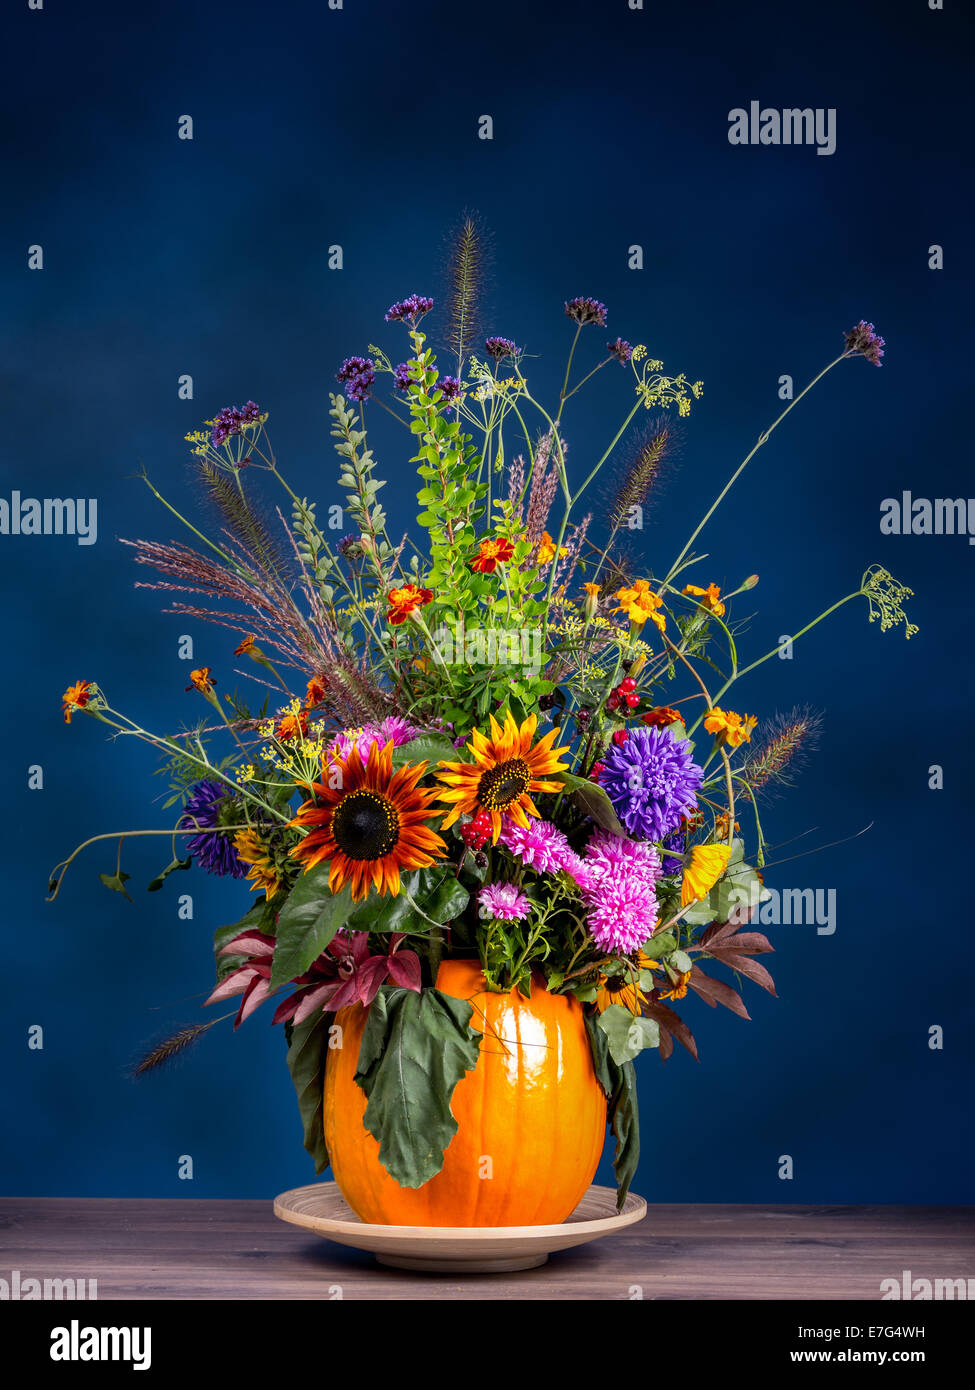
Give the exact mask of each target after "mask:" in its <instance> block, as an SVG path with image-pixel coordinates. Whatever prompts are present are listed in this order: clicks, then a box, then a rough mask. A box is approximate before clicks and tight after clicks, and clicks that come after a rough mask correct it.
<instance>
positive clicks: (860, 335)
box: [843, 319, 884, 367]
mask: <svg viewBox="0 0 975 1390" xmlns="http://www.w3.org/2000/svg"><path fill="white" fill-rule="evenodd" d="M843 346H844V348H845V349H846V351H847V352H848V353H849V354H850V356H851V357H854V356H856V355H857V354H859V355H860V356H861V357H865V358H866V359H867V361H868V362H872V363H873V365H874V366H875V367H880V366H882V365H883V364H882V362H881V361H880V359H881V357H883V355H884V340H883V338H881V336H880V334H879V333H878V332H877V331H876V329H875V328H874V326H873V324H872V323H865V322H864V321H863V319H861V320H860V322H859V323H858V324H857V325H856V327H854V328H851V329H850V331H849V333H847V334H846V335H845V336H844V338H843Z"/></svg>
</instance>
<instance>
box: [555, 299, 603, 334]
mask: <svg viewBox="0 0 975 1390" xmlns="http://www.w3.org/2000/svg"><path fill="white" fill-rule="evenodd" d="M565 312H566V313H567V314H568V316H569V318H570V319H573V320H574V321H575V322H576V323H577V324H579V326H580V328H581V327H582V326H583V325H584V324H587V323H598V324H599V326H600V328H605V326H606V305H605V304H601V303H600V302H599V300H598V299H587V298H584V297H582V296H580V297H579V298H578V299H570V300H568V301H567V302H566V306H565Z"/></svg>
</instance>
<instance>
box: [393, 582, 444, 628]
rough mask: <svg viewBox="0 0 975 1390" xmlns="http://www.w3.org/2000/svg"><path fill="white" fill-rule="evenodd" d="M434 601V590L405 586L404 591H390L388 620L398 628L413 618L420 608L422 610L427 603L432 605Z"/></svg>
mask: <svg viewBox="0 0 975 1390" xmlns="http://www.w3.org/2000/svg"><path fill="white" fill-rule="evenodd" d="M432 599H433V590H432V589H419V588H417V586H416V585H415V584H404V586H403V588H402V589H390V591H389V612H388V613H387V614H386V620H387V622H390V623H392V624H393V626H394V627H398V626H399V625H400V623H405V622H406V620H407V618H410V617H412V616H413V614H414V613H415V612H416V610H417V609H418V608H422V607H423V605H424V604H425V603H430V602H431V601H432Z"/></svg>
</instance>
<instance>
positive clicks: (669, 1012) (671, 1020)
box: [643, 999, 697, 1059]
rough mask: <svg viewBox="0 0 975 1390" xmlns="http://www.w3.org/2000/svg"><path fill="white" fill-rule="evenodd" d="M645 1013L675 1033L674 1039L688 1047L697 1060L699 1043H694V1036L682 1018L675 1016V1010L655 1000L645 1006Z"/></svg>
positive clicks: (678, 1015)
mask: <svg viewBox="0 0 975 1390" xmlns="http://www.w3.org/2000/svg"><path fill="white" fill-rule="evenodd" d="M643 1012H644V1013H645V1014H646V1015H647V1017H648V1018H655V1019H656V1020H657V1022H658V1023H659V1024H660V1025H661V1027H663V1028H666V1029H667V1030H668V1032H671V1033H673V1035H674V1037H675V1038H676V1039H677V1041H678V1042H679V1043H680V1044H681V1046H682V1047H686V1048H687V1051H688V1052H689V1053H690V1054H691V1056H692V1057H693V1058H695V1059H697V1043H696V1042H695V1041H694V1034H693V1033H692V1032H691V1030H690V1029H689V1028H688V1026H687V1024H686V1023H685V1022H684V1020H683V1019H682V1018H681V1016H680V1014H675V1013H674V1011H673V1009H672V1008H670V1007H669V1006H668V1005H667V1004H663V1003H661V1002H660V1000H657V999H655V1000H653V1001H651V1002H649V1003H647V1004H644V1006H643Z"/></svg>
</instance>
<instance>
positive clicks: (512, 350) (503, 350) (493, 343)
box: [484, 338, 521, 360]
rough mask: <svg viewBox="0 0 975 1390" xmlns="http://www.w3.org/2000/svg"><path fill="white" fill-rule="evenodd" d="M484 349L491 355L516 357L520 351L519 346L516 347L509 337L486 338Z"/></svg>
mask: <svg viewBox="0 0 975 1390" xmlns="http://www.w3.org/2000/svg"><path fill="white" fill-rule="evenodd" d="M484 349H485V351H486V352H487V353H488V354H489V355H490V356H491V357H497V358H498V359H499V360H500V358H502V357H517V356H518V354H519V353H520V352H521V348H520V347H516V346H515V344H514V343H513V342H512V341H511V339H510V338H486V339H485V340H484Z"/></svg>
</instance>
